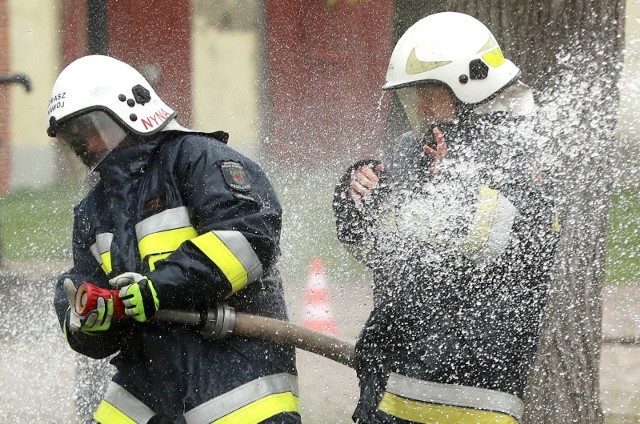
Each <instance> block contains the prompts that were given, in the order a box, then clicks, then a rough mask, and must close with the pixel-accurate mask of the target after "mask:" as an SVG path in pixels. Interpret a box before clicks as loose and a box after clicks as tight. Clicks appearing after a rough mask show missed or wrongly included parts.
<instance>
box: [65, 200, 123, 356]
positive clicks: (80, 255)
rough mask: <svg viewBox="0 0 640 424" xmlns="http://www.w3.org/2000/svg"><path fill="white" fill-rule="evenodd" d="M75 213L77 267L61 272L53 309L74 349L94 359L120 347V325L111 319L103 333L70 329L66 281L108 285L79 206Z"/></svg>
mask: <svg viewBox="0 0 640 424" xmlns="http://www.w3.org/2000/svg"><path fill="white" fill-rule="evenodd" d="M75 212H76V213H75V219H74V229H73V262H74V267H73V268H72V269H70V270H69V271H67V272H65V273H62V274H61V275H60V277H59V278H58V281H57V283H56V286H55V293H54V300H53V303H54V308H55V311H56V315H57V316H58V322H59V323H60V328H61V329H62V331H63V333H64V336H65V339H66V340H67V343H69V346H70V347H71V348H72V349H73V350H74V351H76V352H78V353H81V354H83V355H86V356H89V357H91V358H95V359H100V358H106V357H107V356H109V355H111V354H113V353H115V352H117V351H118V350H119V349H120V340H121V338H122V335H121V329H120V328H118V325H117V324H116V323H115V322H112V325H111V328H110V329H109V330H108V331H106V332H104V333H103V334H95V335H89V334H85V333H83V332H80V331H71V330H70V329H69V313H70V305H69V301H68V299H67V296H66V294H65V291H64V288H63V283H64V280H65V279H67V278H69V279H71V281H73V283H74V284H75V285H76V287H77V286H78V285H79V284H80V283H82V282H90V283H92V284H96V285H99V286H102V287H108V284H107V281H106V278H105V274H104V271H102V269H101V268H100V267H99V265H98V263H97V262H96V260H95V259H93V257H92V256H91V254H90V252H89V246H87V245H86V240H88V238H87V237H85V235H84V234H83V233H84V232H83V231H82V228H81V224H80V223H81V222H84V220H83V219H82V217H81V216H79V211H78V208H76V211H75ZM80 213H81V212H80Z"/></svg>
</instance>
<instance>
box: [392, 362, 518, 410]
mask: <svg viewBox="0 0 640 424" xmlns="http://www.w3.org/2000/svg"><path fill="white" fill-rule="evenodd" d="M387 392H389V393H393V394H395V395H398V396H402V397H405V398H409V399H415V400H418V401H421V402H428V403H436V404H440V405H450V406H458V407H462V408H473V409H481V410H486V411H493V412H501V413H503V414H507V415H511V416H512V417H515V418H516V419H517V420H520V418H521V417H522V412H523V410H524V402H522V400H520V398H518V397H517V396H514V395H511V394H509V393H504V392H499V391H497V390H489V389H482V388H480V387H469V386H460V385H455V384H443V383H434V382H431V381H424V380H417V379H413V378H409V377H405V376H403V375H400V374H396V373H393V372H392V373H390V374H389V380H388V382H387Z"/></svg>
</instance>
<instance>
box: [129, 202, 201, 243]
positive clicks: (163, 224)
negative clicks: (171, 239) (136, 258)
mask: <svg viewBox="0 0 640 424" xmlns="http://www.w3.org/2000/svg"><path fill="white" fill-rule="evenodd" d="M189 226H191V221H190V220H189V212H188V210H187V207H186V206H180V207H177V208H173V209H167V210H165V211H162V212H160V213H159V214H156V215H153V216H150V217H149V218H146V219H143V220H142V221H140V222H138V223H137V224H136V237H138V240H142V239H143V238H144V237H145V236H148V235H149V234H153V233H157V232H160V231H166V230H175V229H176V228H183V227H189Z"/></svg>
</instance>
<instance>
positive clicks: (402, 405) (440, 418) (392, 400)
mask: <svg viewBox="0 0 640 424" xmlns="http://www.w3.org/2000/svg"><path fill="white" fill-rule="evenodd" d="M378 409H379V410H380V411H383V412H385V413H387V414H389V415H393V416H394V417H397V418H401V419H403V420H407V421H412V422H416V423H428V424H432V423H439V424H485V423H486V424H489V423H491V424H518V420H516V419H515V418H513V417H512V416H510V415H506V414H501V413H499V412H491V411H481V410H477V409H471V408H462V407H458V406H446V405H438V404H435V403H424V402H420V401H416V400H411V399H406V398H403V397H401V396H396V395H394V394H392V393H388V392H387V393H385V394H384V396H383V397H382V400H381V401H380V405H379V406H378Z"/></svg>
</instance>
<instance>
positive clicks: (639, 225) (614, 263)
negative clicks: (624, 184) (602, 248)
mask: <svg viewBox="0 0 640 424" xmlns="http://www.w3.org/2000/svg"><path fill="white" fill-rule="evenodd" d="M611 200H612V203H611V213H610V217H609V234H608V237H609V238H608V242H607V261H606V265H605V272H606V279H607V282H618V283H640V191H638V190H624V191H620V192H617V193H614V195H613V196H612V199H611Z"/></svg>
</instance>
